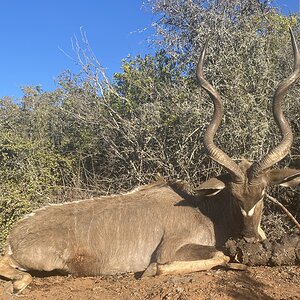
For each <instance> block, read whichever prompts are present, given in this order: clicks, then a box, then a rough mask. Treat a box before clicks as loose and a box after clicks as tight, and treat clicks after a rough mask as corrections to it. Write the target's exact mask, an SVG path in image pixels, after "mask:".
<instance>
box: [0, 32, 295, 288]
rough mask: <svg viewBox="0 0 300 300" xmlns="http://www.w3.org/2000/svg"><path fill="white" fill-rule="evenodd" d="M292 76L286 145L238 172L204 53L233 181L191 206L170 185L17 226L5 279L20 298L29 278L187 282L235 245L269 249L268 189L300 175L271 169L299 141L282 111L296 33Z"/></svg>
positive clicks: (67, 206) (215, 185) (57, 208)
mask: <svg viewBox="0 0 300 300" xmlns="http://www.w3.org/2000/svg"><path fill="white" fill-rule="evenodd" d="M291 38H292V46H293V52H294V60H295V66H294V70H293V72H292V74H290V75H289V76H288V77H287V78H286V79H284V80H283V81H282V82H281V83H280V84H279V85H278V87H277V89H276V92H275V95H274V98H273V114H274V118H275V121H276V123H277V125H278V127H279V129H280V131H281V135H282V140H281V142H280V143H279V145H277V146H276V147H275V148H274V149H273V150H272V151H270V152H269V153H268V154H266V155H265V156H264V157H263V158H262V159H261V160H260V161H259V162H255V163H253V164H252V163H250V162H248V161H246V160H243V161H242V162H241V163H240V164H237V163H236V162H234V161H233V160H232V159H231V158H230V157H229V156H228V155H227V154H225V153H224V152H223V151H222V150H221V149H220V148H219V147H217V146H216V145H215V144H214V141H213V139H214V135H215V133H216V131H217V129H218V127H219V125H220V123H221V119H222V116H223V104H222V101H221V98H220V95H219V94H218V92H217V91H216V90H215V89H214V88H213V87H212V86H211V84H210V83H209V82H208V81H207V80H206V79H205V78H204V75H203V63H204V56H205V52H206V48H207V44H206V45H205V46H204V49H203V51H202V53H201V56H200V60H199V63H198V65H197V78H198V81H199V83H200V85H201V87H202V88H204V89H205V90H206V91H207V92H208V94H209V95H210V98H211V99H212V101H213V103H214V114H213V117H212V121H211V123H210V124H209V126H208V128H207V130H206V131H205V135H204V145H205V148H206V150H207V152H208V155H209V156H210V157H211V158H212V159H213V160H215V161H216V162H217V163H219V164H220V165H221V166H223V167H224V169H225V170H226V171H227V173H226V174H224V175H221V176H219V177H217V178H211V179H209V180H208V181H206V182H204V183H202V184H201V185H200V186H199V187H198V188H197V195H196V196H195V195H194V196H192V195H189V194H187V193H185V192H184V191H182V190H178V188H176V187H175V186H172V184H168V183H167V182H165V181H164V180H162V179H161V180H158V181H157V182H155V183H152V184H149V185H145V186H141V187H138V188H137V189H135V190H133V191H131V192H129V193H127V194H122V195H113V196H108V197H101V198H97V199H96V198H94V199H87V200H82V201H76V202H71V203H64V204H58V205H49V206H46V207H43V208H41V209H38V210H36V211H34V212H33V213H31V214H29V215H27V216H25V217H24V218H23V219H21V220H20V221H18V222H17V223H16V224H15V226H14V227H13V229H12V230H11V232H10V235H9V237H8V239H7V247H6V251H5V254H4V256H2V257H1V258H0V276H2V277H6V278H8V279H11V280H12V281H13V288H14V291H15V292H20V291H22V290H23V289H24V288H25V287H26V286H27V285H28V284H29V283H30V282H31V281H32V277H31V275H30V274H29V273H28V271H30V270H39V271H52V270H58V271H61V272H63V273H70V274H76V275H82V276H86V275H101V274H116V273H124V272H143V276H153V275H158V274H171V273H187V272H193V271H199V270H204V269H209V268H211V267H214V266H217V265H226V264H227V262H228V261H229V258H228V257H227V256H225V255H224V254H223V253H222V252H221V251H218V250H219V249H221V247H222V246H223V245H224V242H225V241H226V240H227V239H228V238H230V237H239V236H244V238H245V239H247V240H257V239H260V240H263V239H265V234H264V232H263V230H262V229H261V227H260V221H261V215H262V209H263V198H264V194H265V190H266V188H267V187H268V186H269V185H273V184H282V185H284V186H289V185H291V184H293V185H296V184H298V183H299V177H300V170H296V169H289V168H286V169H281V170H280V169H271V167H272V166H273V165H274V164H275V163H277V162H278V161H280V160H282V159H283V158H284V157H285V156H286V155H287V154H288V152H289V151H290V148H291V145H292V141H293V134H292V131H291V128H290V126H289V124H288V122H287V120H286V119H285V117H284V115H283V113H282V109H281V102H282V100H283V98H284V96H285V95H286V93H287V91H288V89H289V88H290V86H291V85H292V84H293V83H294V82H295V81H296V80H297V79H298V78H299V77H300V54H299V50H298V47H297V44H296V42H295V38H294V36H293V34H292V32H291Z"/></svg>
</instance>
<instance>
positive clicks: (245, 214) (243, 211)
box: [240, 207, 247, 217]
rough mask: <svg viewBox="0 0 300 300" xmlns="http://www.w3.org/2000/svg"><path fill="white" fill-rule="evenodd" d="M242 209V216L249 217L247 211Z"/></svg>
mask: <svg viewBox="0 0 300 300" xmlns="http://www.w3.org/2000/svg"><path fill="white" fill-rule="evenodd" d="M240 209H241V212H242V215H243V216H244V217H247V213H246V211H245V210H243V209H242V208H241V207H240Z"/></svg>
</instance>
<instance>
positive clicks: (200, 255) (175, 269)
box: [142, 244, 230, 277]
mask: <svg viewBox="0 0 300 300" xmlns="http://www.w3.org/2000/svg"><path fill="white" fill-rule="evenodd" d="M229 260H230V258H229V257H228V256H226V255H225V254H224V253H223V252H221V251H218V250H216V249H215V248H214V247H210V246H201V245H195V244H189V245H184V246H183V247H181V248H180V249H179V250H177V251H176V252H175V254H174V258H173V260H172V261H168V262H162V261H160V260H158V261H157V262H153V263H151V264H150V265H149V267H148V268H147V269H146V271H145V272H144V274H143V276H142V277H146V276H155V275H161V274H186V273H192V272H198V271H205V270H210V269H211V268H213V267H217V266H227V264H228V262H229Z"/></svg>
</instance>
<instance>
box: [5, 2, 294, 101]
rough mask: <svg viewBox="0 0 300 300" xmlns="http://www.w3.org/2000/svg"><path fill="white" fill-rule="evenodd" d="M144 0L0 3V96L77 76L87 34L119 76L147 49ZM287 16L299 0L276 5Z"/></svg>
mask: <svg viewBox="0 0 300 300" xmlns="http://www.w3.org/2000/svg"><path fill="white" fill-rule="evenodd" d="M142 2H143V1H142V0H105V1H104V0H51V1H41V0H26V1H22V0H19V1H17V0H0V41H1V47H0V66H1V72H0V97H3V96H12V97H14V98H18V97H20V96H21V95H22V91H21V86H25V85H40V86H41V87H42V89H44V90H53V89H55V86H56V85H55V78H56V77H57V76H58V75H60V74H61V73H62V72H63V71H64V70H66V69H70V70H71V71H74V72H76V71H77V70H78V69H77V67H76V65H75V63H74V62H73V61H72V60H71V59H69V58H68V57H67V56H66V55H65V54H64V53H63V52H62V51H61V50H60V49H63V50H64V51H65V52H67V53H69V54H70V55H73V52H72V46H71V38H72V37H74V35H76V36H77V37H78V38H80V28H81V27H83V29H84V30H85V31H86V33H87V36H88V39H89V42H90V45H91V47H92V49H93V51H94V53H95V54H96V56H97V57H98V59H99V60H100V62H101V63H102V65H103V66H104V67H105V68H107V73H108V75H110V76H111V75H112V74H113V73H114V72H118V71H119V69H120V65H121V60H122V59H123V58H125V57H126V56H127V55H129V54H132V55H136V54H138V53H141V54H145V53H148V52H150V51H151V49H149V46H148V45H147V42H146V39H147V37H149V36H150V35H151V34H152V33H153V32H152V31H151V22H152V21H154V17H153V16H152V15H151V13H150V12H149V11H147V10H145V9H143V8H142ZM275 3H277V5H278V6H280V7H281V8H282V9H283V10H284V11H285V12H286V13H288V12H298V11H299V0H287V1H281V0H277V1H275Z"/></svg>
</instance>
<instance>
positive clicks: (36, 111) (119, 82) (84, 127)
mask: <svg viewBox="0 0 300 300" xmlns="http://www.w3.org/2000/svg"><path fill="white" fill-rule="evenodd" d="M148 5H149V6H150V7H151V8H152V9H153V12H154V13H155V14H157V15H158V16H159V20H158V21H157V22H156V23H155V26H156V29H157V39H156V41H155V42H156V43H157V48H156V49H157V51H156V53H155V55H146V56H145V57H141V56H137V57H134V58H132V57H129V58H127V59H126V60H124V61H123V65H122V72H120V73H117V74H115V75H114V78H113V80H112V82H110V81H109V80H108V79H107V78H106V76H105V74H104V73H103V69H102V67H101V65H100V64H99V62H98V61H97V59H96V58H95V57H94V56H93V54H91V53H92V52H91V51H90V49H89V46H88V44H87V43H86V41H84V46H85V47H87V49H84V51H83V49H81V48H80V46H78V48H77V49H76V55H77V59H78V62H79V64H80V65H81V66H82V72H81V73H80V74H78V75H76V74H71V73H70V72H68V71H66V72H64V73H63V74H62V75H61V76H60V78H59V80H58V83H59V88H58V89H56V90H54V91H51V92H43V91H42V90H41V89H40V88H39V87H27V88H25V89H24V95H23V97H22V98H21V99H19V101H18V103H16V102H15V101H13V100H12V99H10V98H9V97H4V98H3V99H1V102H0V174H1V182H0V204H1V206H0V243H2V244H3V241H4V240H5V237H6V235H7V232H8V229H9V228H10V226H11V225H12V224H13V223H14V222H15V220H17V219H18V218H20V217H21V216H22V215H23V214H24V213H28V212H30V211H32V210H33V209H35V208H37V207H40V206H42V205H44V204H45V203H48V202H64V201H67V200H74V199H78V198H83V197H87V196H90V195H100V194H101V195H103V194H109V193H116V192H120V191H122V190H128V189H130V188H132V187H133V186H136V185H138V184H142V183H146V182H149V181H150V180H153V179H154V178H155V176H156V175H157V174H161V175H163V176H165V177H167V178H170V179H176V178H180V179H183V180H186V181H187V182H189V183H190V185H191V186H192V187H193V186H195V185H197V184H199V182H201V181H202V180H205V179H206V178H207V177H208V176H213V175H216V174H219V173H220V172H221V169H220V167H219V166H217V165H216V164H215V163H213V162H212V161H210V160H209V158H208V157H207V156H206V154H205V151H204V149H203V146H202V141H203V132H204V130H205V128H206V126H207V124H208V122H209V120H210V118H211V114H212V104H211V101H210V99H209V97H208V96H207V95H206V93H205V92H203V91H201V90H200V89H199V87H198V85H197V83H196V81H195V78H194V77H195V76H194V69H195V62H196V61H197V59H198V57H199V52H200V49H201V48H202V45H203V43H204V42H205V41H206V40H207V39H209V48H208V52H207V58H206V62H205V74H206V77H207V79H208V80H209V81H210V82H212V84H213V85H214V86H215V87H216V89H218V91H219V92H220V94H221V95H222V98H223V100H224V103H225V117H224V122H223V125H222V126H221V128H220V129H219V131H218V133H217V137H216V141H217V143H218V145H220V146H221V147H222V149H224V151H225V152H227V153H228V154H229V155H230V156H231V157H233V158H234V159H240V158H242V157H247V158H248V159H259V158H261V157H262V156H263V154H264V153H266V152H267V151H269V149H270V148H272V147H274V145H275V144H276V143H278V141H279V140H280V138H281V137H280V136H279V135H278V130H277V128H276V126H275V124H274V121H273V119H272V115H271V113H270V112H271V106H270V105H271V96H272V94H273V92H274V90H275V88H276V86H277V84H278V83H279V82H280V81H281V80H282V79H283V78H284V76H286V75H287V74H289V72H290V71H291V69H292V66H293V61H292V52H291V44H290V37H289V34H288V27H292V28H293V30H294V32H295V33H296V35H297V36H299V34H298V32H299V28H298V17H297V16H283V15H281V14H280V13H279V12H278V11H276V10H275V9H273V8H271V6H270V3H269V2H266V1H263V2H261V1H254V0H247V1H238V0H233V1H177V0H176V1H175V0H174V1H173V0H172V1H163V0H152V1H148ZM299 84H300V83H298V84H297V85H296V86H295V87H294V88H293V89H292V90H291V91H290V93H289V96H288V97H287V98H286V101H285V108H286V109H285V110H286V115H287V116H288V118H289V119H290V120H291V125H292V127H293V131H294V133H295V141H294V146H293V148H292V151H291V154H290V155H289V156H288V157H287V159H286V160H285V161H284V162H282V163H281V164H282V166H284V165H292V164H296V163H297V159H298V161H299V155H300V153H299V148H300V138H299V126H300V125H299V124H300V123H299V97H298V95H299ZM274 192H275V193H277V194H280V199H281V200H282V201H284V203H285V205H287V206H288V207H289V208H290V209H291V211H292V212H293V213H294V215H296V217H298V218H299V214H300V206H299V205H300V202H299V191H296V190H294V191H292V190H291V191H288V192H286V193H288V194H283V191H282V190H280V189H279V188H278V190H275V191H274ZM274 213H276V211H275V212H274V208H272V207H271V206H269V205H267V216H266V217H265V218H266V224H268V226H269V225H270V224H271V223H272V221H270V220H275V221H273V224H279V221H278V222H277V223H276V220H278V214H275V215H274ZM280 220H282V218H280ZM274 222H275V223H274ZM280 222H281V223H282V221H280ZM281 223H280V224H281ZM285 224H286V223H285ZM280 226H281V228H283V227H284V226H285V227H288V226H286V225H284V226H283V225H280ZM283 230H285V231H286V230H287V228H284V229H283Z"/></svg>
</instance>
